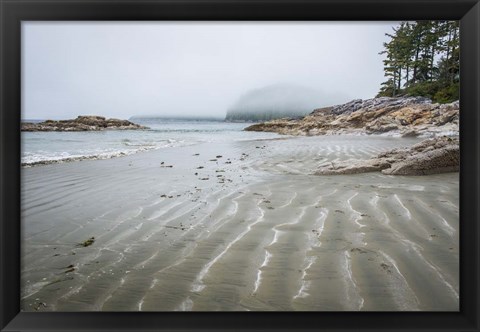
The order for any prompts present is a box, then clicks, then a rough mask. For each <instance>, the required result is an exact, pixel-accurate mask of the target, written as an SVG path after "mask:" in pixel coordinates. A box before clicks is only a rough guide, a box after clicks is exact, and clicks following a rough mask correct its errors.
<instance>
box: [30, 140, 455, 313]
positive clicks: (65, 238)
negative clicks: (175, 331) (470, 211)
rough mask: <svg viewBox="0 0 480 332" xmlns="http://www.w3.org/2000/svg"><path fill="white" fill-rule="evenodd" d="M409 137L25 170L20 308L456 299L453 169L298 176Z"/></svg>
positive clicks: (394, 303)
mask: <svg viewBox="0 0 480 332" xmlns="http://www.w3.org/2000/svg"><path fill="white" fill-rule="evenodd" d="M419 141H420V139H414V138H392V137H354V136H350V137H349V136H328V137H327V136H320V137H282V138H278V139H269V140H254V141H237V142H223V143H215V144H213V143H203V144H199V145H195V146H185V147H178V148H172V149H160V150H155V151H148V152H144V153H138V154H135V155H130V156H126V157H121V158H114V159H108V160H87V161H81V162H71V163H64V164H53V165H44V166H37V167H32V168H24V169H22V234H23V239H22V240H23V241H22V294H21V296H22V310H24V311H99V310H105V311H137V310H142V311H172V310H199V311H210V310H236V311H244V310H252V311H256V310H258V311H264V310H288V311H290V310H302V311H305V310H307V311H310V310H313V311H326V310H332V311H344V310H346V311H357V310H370V311H383V310H386V311H397V310H407V311H410V310H425V311H435V310H440V311H457V310H459V297H458V295H459V254H458V246H459V233H458V231H459V214H458V212H459V211H458V209H459V175H458V173H447V174H440V175H430V176H420V177H414V176H387V175H383V174H381V173H366V174H357V175H335V176H315V175H311V174H312V173H313V172H314V170H315V169H316V167H317V165H318V164H319V163H321V162H325V161H333V162H335V161H336V160H342V159H350V158H368V157H371V156H373V155H376V154H378V153H379V152H381V151H385V150H387V149H390V148H393V147H401V146H409V145H412V144H414V143H416V142H419ZM170 166H171V167H170ZM92 237H93V238H94V239H93V243H91V245H87V246H84V245H85V244H86V243H84V241H87V240H88V239H91V238H92ZM82 243H83V245H82Z"/></svg>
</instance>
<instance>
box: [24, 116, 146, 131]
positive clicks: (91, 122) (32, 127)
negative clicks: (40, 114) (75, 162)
mask: <svg viewBox="0 0 480 332" xmlns="http://www.w3.org/2000/svg"><path fill="white" fill-rule="evenodd" d="M21 129H22V131H94V130H132V129H148V127H144V126H140V125H138V124H135V123H133V122H130V121H128V120H119V119H106V118H105V117H103V116H95V115H81V116H78V117H77V118H76V119H73V120H60V121H54V120H47V121H44V122H40V123H30V122H25V123H22V126H21Z"/></svg>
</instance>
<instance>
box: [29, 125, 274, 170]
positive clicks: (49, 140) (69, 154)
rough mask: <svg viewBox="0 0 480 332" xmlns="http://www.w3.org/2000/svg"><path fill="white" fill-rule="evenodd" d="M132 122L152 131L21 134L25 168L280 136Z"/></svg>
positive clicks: (214, 127) (239, 129) (234, 127)
mask: <svg viewBox="0 0 480 332" xmlns="http://www.w3.org/2000/svg"><path fill="white" fill-rule="evenodd" d="M133 122H135V123H138V124H141V125H144V126H147V127H149V128H150V129H148V130H108V131H88V132H22V165H24V166H28V165H35V164H39V163H41V164H45V163H50V162H52V163H53V162H63V161H75V160H82V159H107V158H113V157H119V156H125V155H130V154H134V153H138V152H143V151H148V150H155V149H170V148H175V147H181V146H188V145H195V144H200V143H204V142H226V141H240V140H250V139H262V138H273V137H277V136H278V135H277V134H274V133H263V132H246V131H243V129H244V128H245V127H247V126H248V125H249V124H248V123H231V122H224V121H212V120H183V119H182V120H178V119H162V118H136V119H135V120H133Z"/></svg>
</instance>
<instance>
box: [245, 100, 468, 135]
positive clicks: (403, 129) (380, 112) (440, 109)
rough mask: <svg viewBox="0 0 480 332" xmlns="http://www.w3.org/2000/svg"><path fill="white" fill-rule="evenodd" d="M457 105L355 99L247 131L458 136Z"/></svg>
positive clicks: (253, 126) (261, 124)
mask: <svg viewBox="0 0 480 332" xmlns="http://www.w3.org/2000/svg"><path fill="white" fill-rule="evenodd" d="M458 122H459V102H458V101H456V102H453V103H450V104H436V103H432V102H431V101H430V99H427V98H424V97H397V98H390V97H380V98H372V99H367V100H361V99H356V100H352V101H351V102H348V103H346V104H343V105H337V106H332V107H325V108H320V109H316V110H314V111H313V112H312V113H310V114H309V115H307V116H305V117H304V118H302V119H298V120H293V119H279V120H273V121H269V122H265V123H258V124H254V125H252V126H249V127H247V128H245V130H247V131H269V132H276V133H279V134H288V135H336V134H383V133H396V134H399V135H402V136H417V135H427V136H428V135H431V136H435V135H438V134H442V133H448V132H451V133H458Z"/></svg>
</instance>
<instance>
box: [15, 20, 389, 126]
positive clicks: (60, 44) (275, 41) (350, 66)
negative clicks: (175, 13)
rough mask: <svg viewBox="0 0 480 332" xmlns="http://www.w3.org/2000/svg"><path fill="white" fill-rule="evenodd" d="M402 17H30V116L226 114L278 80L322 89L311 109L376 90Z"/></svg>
mask: <svg viewBox="0 0 480 332" xmlns="http://www.w3.org/2000/svg"><path fill="white" fill-rule="evenodd" d="M396 24H397V22H188V23H187V22H157V23H151V22H148V23H142V22H24V23H22V37H23V38H22V118H23V119H72V118H76V117H77V116H78V115H100V116H105V117H107V118H123V119H129V118H135V117H136V118H140V117H145V118H148V117H157V118H178V119H186V118H198V119H224V118H225V116H226V114H227V111H228V110H229V109H231V108H232V107H235V105H238V103H239V101H240V100H241V99H242V96H245V95H248V94H249V93H251V91H255V90H261V89H265V88H267V87H269V86H275V85H290V86H301V87H304V88H305V89H306V90H311V91H318V95H319V97H318V98H316V100H318V105H317V102H315V103H311V102H310V103H305V105H308V106H305V107H310V106H312V109H311V111H313V109H314V108H319V107H325V106H332V105H335V104H341V103H345V102H348V101H349V100H351V99H357V98H362V99H366V98H372V97H374V96H375V95H376V93H377V92H378V90H379V88H380V83H381V82H382V81H383V80H384V73H383V63H382V60H383V58H382V56H381V55H379V52H380V51H381V50H382V47H383V42H384V41H385V38H386V37H385V33H387V32H391V29H392V27H393V26H395V25H396ZM300 95H301V94H300ZM283 99H284V101H283V102H284V103H286V104H288V100H287V99H285V98H283ZM313 99H315V98H312V100H313ZM292 100H293V101H294V100H295V96H294V95H292ZM297 100H298V97H297ZM265 102H266V103H267V104H268V101H265ZM270 104H278V101H277V100H272V101H271V102H270ZM290 104H291V103H290Z"/></svg>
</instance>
